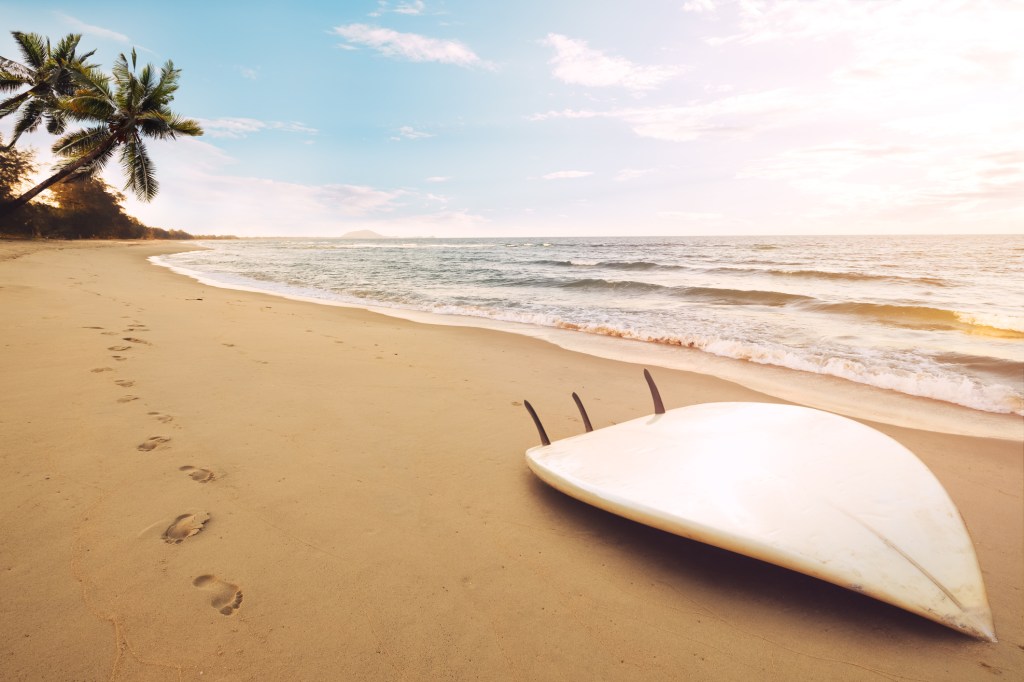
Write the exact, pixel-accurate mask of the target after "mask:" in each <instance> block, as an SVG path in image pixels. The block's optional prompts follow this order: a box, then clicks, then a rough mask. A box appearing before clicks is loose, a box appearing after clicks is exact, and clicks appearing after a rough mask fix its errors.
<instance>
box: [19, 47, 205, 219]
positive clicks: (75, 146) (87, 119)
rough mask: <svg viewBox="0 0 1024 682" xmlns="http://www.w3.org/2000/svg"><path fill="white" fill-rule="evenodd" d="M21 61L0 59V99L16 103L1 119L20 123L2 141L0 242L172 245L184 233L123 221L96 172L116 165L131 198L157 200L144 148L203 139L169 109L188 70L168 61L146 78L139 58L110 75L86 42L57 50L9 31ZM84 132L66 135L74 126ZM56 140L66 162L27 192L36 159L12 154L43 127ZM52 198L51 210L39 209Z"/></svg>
mask: <svg viewBox="0 0 1024 682" xmlns="http://www.w3.org/2000/svg"><path fill="white" fill-rule="evenodd" d="M11 35H12V36H13V37H14V40H15V42H16V43H17V45H18V49H19V51H20V52H21V55H22V58H23V59H22V61H21V62H18V61H15V60H13V59H8V58H7V57H2V56H0V93H11V92H14V93H16V94H14V95H12V96H10V97H8V98H7V99H5V100H3V101H2V102H0V119H2V118H5V117H7V116H15V115H16V116H17V119H16V120H15V123H14V127H13V132H12V134H11V140H10V141H9V142H8V143H7V144H6V145H5V144H4V143H3V141H2V140H0V233H3V232H7V233H11V234H18V235H26V236H28V235H31V236H60V237H65V238H72V239H73V238H89V237H93V238H95V237H119V238H131V237H136V238H138V237H142V238H145V237H165V238H182V236H185V237H187V233H184V232H181V231H177V230H170V231H168V230H162V229H159V228H150V227H146V226H145V225H142V223H140V222H139V221H138V220H136V219H135V218H133V217H131V216H129V215H127V214H126V213H124V210H123V208H122V207H121V205H120V202H121V201H122V200H123V198H124V196H123V195H121V194H120V193H118V192H116V191H114V190H113V189H112V188H110V187H109V186H108V185H107V184H106V183H104V182H103V181H102V180H101V179H100V178H99V177H98V172H99V171H100V170H101V169H102V168H103V167H104V166H105V165H106V164H107V162H109V161H110V159H111V158H113V157H114V156H115V155H116V156H117V157H118V161H119V164H120V166H121V169H122V171H123V172H124V174H125V177H126V182H125V185H124V188H123V189H124V190H125V191H130V192H132V193H133V194H134V195H135V196H136V197H138V198H139V199H140V200H142V201H150V200H152V199H153V197H155V196H156V194H157V192H158V191H159V185H158V183H157V180H156V173H155V167H154V165H153V161H152V159H151V158H150V156H149V153H148V151H147V149H146V145H145V140H146V139H147V138H148V139H160V140H165V139H175V138H176V137H178V136H179V135H184V136H197V135H202V134H203V131H202V128H201V127H200V126H199V124H198V123H197V122H196V121H194V120H192V119H188V118H184V117H182V116H180V115H178V114H176V113H174V112H173V111H171V109H170V108H169V104H170V102H171V101H172V100H173V99H174V93H175V92H176V91H177V89H178V79H179V77H180V74H181V71H180V70H179V69H176V68H174V64H173V62H171V61H170V60H168V61H167V62H166V63H165V64H164V65H163V67H161V68H160V69H159V72H158V71H157V69H155V68H154V67H153V66H152V65H150V64H146V65H145V66H143V67H142V68H141V69H140V68H139V65H138V63H137V55H136V53H135V50H134V49H133V50H132V52H131V56H130V58H129V57H128V56H126V55H124V54H120V55H118V57H117V58H116V59H115V60H114V66H113V69H112V71H111V74H110V75H109V76H108V75H107V74H105V73H103V72H102V71H101V70H100V69H99V67H98V66H97V65H95V64H92V63H91V62H89V59H90V58H91V57H92V55H93V54H94V53H95V51H90V52H87V53H84V54H79V53H78V44H79V42H80V40H81V35H79V34H69V35H67V36H65V37H64V38H63V39H61V40H60V41H59V42H58V43H57V44H56V45H52V44H51V42H50V40H49V39H47V38H44V37H43V36H40V35H38V34H35V33H24V32H21V31H12V32H11ZM73 123H78V124H81V125H82V126H83V127H81V128H78V129H76V130H71V131H68V127H69V125H71V124H73ZM41 126H42V127H45V128H46V131H47V132H49V133H50V134H52V135H58V136H60V137H58V139H57V140H56V141H55V142H54V143H53V146H52V151H53V153H54V155H56V156H57V158H58V159H59V161H58V163H57V165H56V167H55V168H54V169H53V173H52V174H51V175H50V176H49V177H47V178H46V179H45V180H43V181H42V182H39V183H38V184H36V185H35V186H33V187H30V188H28V189H25V185H26V184H27V181H28V180H29V178H30V177H31V176H32V175H33V174H34V173H35V171H36V170H37V168H36V163H35V158H34V155H33V154H32V152H31V151H28V150H21V149H17V148H15V144H16V143H17V142H18V140H19V139H20V138H21V136H22V135H23V134H25V133H28V132H33V131H35V130H37V129H39V128H40V127H41ZM47 190H49V193H50V196H49V201H47V202H40V201H33V199H36V197H38V196H39V195H40V194H41V193H42V192H44V191H47Z"/></svg>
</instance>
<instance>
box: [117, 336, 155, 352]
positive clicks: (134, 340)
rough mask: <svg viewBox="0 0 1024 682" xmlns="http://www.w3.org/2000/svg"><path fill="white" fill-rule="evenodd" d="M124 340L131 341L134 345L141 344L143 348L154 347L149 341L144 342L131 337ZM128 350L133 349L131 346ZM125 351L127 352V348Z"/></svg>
mask: <svg viewBox="0 0 1024 682" xmlns="http://www.w3.org/2000/svg"><path fill="white" fill-rule="evenodd" d="M124 340H125V341H131V342H132V343H141V344H142V345H143V346H152V345H153V344H151V343H150V342H149V341H143V340H142V339H135V338H132V337H131V336H126V337H124ZM128 348H131V346H129V347H128ZM125 350H127V348H126V349H125Z"/></svg>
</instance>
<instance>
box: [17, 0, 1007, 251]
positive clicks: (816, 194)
mask: <svg viewBox="0 0 1024 682" xmlns="http://www.w3.org/2000/svg"><path fill="white" fill-rule="evenodd" d="M152 7H153V9H151V8H150V6H149V5H146V4H144V3H143V4H140V3H138V2H133V3H127V2H125V3H121V2H95V3H93V2H90V3H70V2H66V1H65V2H48V1H46V0H38V1H35V2H32V3H17V4H11V3H6V2H2V1H0V16H3V17H4V21H3V24H4V26H3V27H2V28H3V34H2V35H0V55H3V56H6V57H11V58H18V57H19V55H18V54H17V50H16V47H15V45H14V42H13V40H12V39H11V38H10V35H9V31H10V30H15V29H16V30H22V31H31V32H36V33H42V34H44V35H48V36H50V37H52V38H53V39H54V40H56V39H57V38H58V37H60V36H62V35H64V34H66V33H69V32H78V33H82V34H83V39H82V44H83V46H85V47H87V48H88V49H92V48H95V49H96V50H97V55H96V60H97V61H99V62H100V63H101V64H102V65H103V66H104V67H106V68H109V66H110V65H111V63H112V62H113V59H114V57H115V56H116V55H117V54H118V53H120V52H124V51H128V50H130V49H131V47H133V46H136V47H138V49H139V56H140V59H142V60H146V61H152V62H154V63H162V62H163V61H164V60H166V59H173V60H174V63H175V65H176V66H177V67H179V68H181V69H182V71H183V74H182V79H181V89H180V90H179V92H178V94H177V97H176V99H175V102H174V104H173V108H174V109H175V110H176V111H178V112H179V113H181V114H183V115H186V116H189V117H192V118H196V119H198V120H199V121H200V122H201V123H202V124H203V126H204V128H205V130H206V134H205V135H204V136H203V137H201V138H198V139H186V140H178V141H174V142H169V143H154V144H153V145H152V146H151V153H152V156H153V157H154V160H155V163H156V166H157V173H158V179H159V181H160V183H161V192H160V194H159V196H157V198H156V199H155V200H154V201H153V202H151V203H149V204H142V203H140V202H138V201H136V200H134V199H130V200H129V201H128V202H127V205H128V209H129V212H131V213H133V214H134V215H137V216H138V217H140V218H141V219H142V220H144V221H145V222H147V223H148V224H151V225H157V226H163V227H168V228H180V229H185V230H188V231H191V232H196V233H231V234H237V235H241V236H270V235H282V236H289V235H295V236H298V235H309V236H320V235H323V236H336V235H340V234H343V233H345V232H348V231H353V230H361V229H371V230H375V231H377V232H380V233H383V234H386V235H389V236H403V237H412V236H560V235H609V234H652V235H654V234H678V235H691V234H829V233H844V234H865V233H869V234H874V233H911V234H916V233H964V232H985V233H1019V232H1022V231H1024V229H1022V228H1024V199H1022V198H1021V197H1024V119H1022V117H1021V116H1020V112H1022V111H1024V47H1022V44H1024V41H1021V39H1020V36H1022V35H1024V3H1014V2H968V1H966V0H965V1H959V2H949V1H938V0H921V1H916V0H908V1H902V2H886V1H882V0H874V1H872V2H861V1H849V2H848V1H844V0H834V1H829V2H824V1H823V2H804V1H790V0H783V1H780V2H762V1H758V0H734V1H732V0H729V1H727V0H673V1H667V0H647V1H645V2H639V3H625V2H622V3H595V2H586V1H579V0H562V1H560V2H558V3H552V2H548V1H545V0H522V1H520V2H516V3H507V2H479V1H477V2H469V1H465V2H463V1H457V0H446V1H434V0H422V1H420V0H388V1H387V2H384V1H378V0H367V1H359V0H348V1H346V2H343V3H340V2H296V3H292V4H291V5H285V4H284V3H277V2H273V3H270V2H267V3H264V2H246V3H241V2H228V1H217V2H213V1H210V0H207V1H206V2H191V1H184V2H178V3H175V11H174V12H169V11H161V9H157V7H161V6H156V5H154V6H152ZM9 127H10V126H9V124H8V123H7V122H6V121H4V122H3V123H0V134H6V133H7V131H8V130H9ZM51 142H52V140H51V139H50V138H48V136H47V135H45V134H36V135H33V136H30V137H29V138H28V139H27V143H29V144H31V145H32V146H34V147H35V148H36V149H37V150H38V151H39V152H40V155H41V158H43V160H44V161H45V160H46V159H47V158H48V152H47V149H48V147H49V145H50V144H51ZM118 173H119V171H118V169H117V168H116V164H111V167H110V168H109V169H108V170H107V171H106V172H105V177H106V178H107V179H108V181H109V182H110V183H111V184H113V185H115V186H117V187H120V186H122V185H123V179H122V178H120V177H119V174H118Z"/></svg>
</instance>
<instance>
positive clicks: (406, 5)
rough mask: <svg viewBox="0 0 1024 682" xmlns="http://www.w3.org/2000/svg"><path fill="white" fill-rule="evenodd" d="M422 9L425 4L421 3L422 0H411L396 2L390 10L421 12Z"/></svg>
mask: <svg viewBox="0 0 1024 682" xmlns="http://www.w3.org/2000/svg"><path fill="white" fill-rule="evenodd" d="M424 9H426V6H425V5H424V4H423V0H413V1H412V2H400V3H398V4H397V5H395V9H394V10H392V11H393V12H395V13H396V14H423V10H424Z"/></svg>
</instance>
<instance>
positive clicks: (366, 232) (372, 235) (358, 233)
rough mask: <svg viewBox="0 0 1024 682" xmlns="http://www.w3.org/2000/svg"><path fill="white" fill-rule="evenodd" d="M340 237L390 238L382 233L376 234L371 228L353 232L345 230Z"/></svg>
mask: <svg viewBox="0 0 1024 682" xmlns="http://www.w3.org/2000/svg"><path fill="white" fill-rule="evenodd" d="M341 238H342V239H390V237H385V236H384V235H382V234H377V233H376V232H374V231H373V230H356V231H355V232H346V233H345V234H343V235H341Z"/></svg>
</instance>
